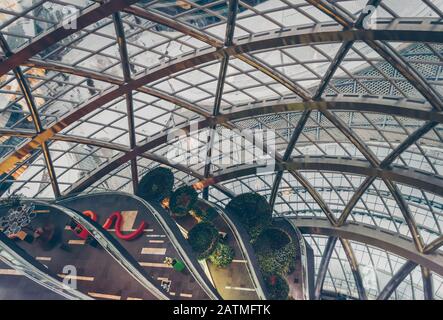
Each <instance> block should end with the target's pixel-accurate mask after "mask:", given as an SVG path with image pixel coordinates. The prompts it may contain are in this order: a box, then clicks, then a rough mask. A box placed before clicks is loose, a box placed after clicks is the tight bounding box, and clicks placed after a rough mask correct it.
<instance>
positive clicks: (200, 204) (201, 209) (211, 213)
mask: <svg viewBox="0 0 443 320" xmlns="http://www.w3.org/2000/svg"><path fill="white" fill-rule="evenodd" d="M191 213H192V215H193V216H194V217H195V218H196V219H197V220H199V221H212V220H213V219H215V217H216V216H217V215H218V212H217V210H215V208H214V207H213V206H212V205H210V204H208V203H207V202H205V201H202V200H197V202H196V203H195V204H194V206H193V208H192V210H191Z"/></svg>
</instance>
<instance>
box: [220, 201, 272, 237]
mask: <svg viewBox="0 0 443 320" xmlns="http://www.w3.org/2000/svg"><path fill="white" fill-rule="evenodd" d="M226 210H227V211H229V212H232V213H233V214H235V215H236V216H237V217H238V218H239V219H240V222H241V223H242V224H243V225H244V226H245V228H246V230H247V231H248V233H249V236H250V237H251V239H252V240H254V239H255V238H256V237H257V236H258V235H259V234H260V232H261V231H262V230H263V229H264V228H266V227H267V226H268V225H269V224H270V223H271V219H272V217H271V207H270V205H269V203H268V202H267V201H266V199H265V198H264V197H263V196H261V195H259V194H258V193H243V194H241V195H238V196H236V197H235V198H234V199H232V200H231V201H230V202H229V203H228V205H227V206H226Z"/></svg>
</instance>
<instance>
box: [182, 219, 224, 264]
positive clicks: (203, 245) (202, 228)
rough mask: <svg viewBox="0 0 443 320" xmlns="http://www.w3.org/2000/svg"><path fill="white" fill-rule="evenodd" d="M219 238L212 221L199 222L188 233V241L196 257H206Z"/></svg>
mask: <svg viewBox="0 0 443 320" xmlns="http://www.w3.org/2000/svg"><path fill="white" fill-rule="evenodd" d="M218 240H219V235H218V231H217V229H216V228H215V227H214V225H213V224H212V223H209V222H201V223H198V224H197V225H195V226H194V227H193V228H192V229H191V230H190V231H189V233H188V241H189V244H190V245H191V247H192V250H193V251H194V252H195V253H197V255H198V259H206V258H208V257H209V256H210V255H211V253H212V252H214V250H215V248H216V246H217V243H218Z"/></svg>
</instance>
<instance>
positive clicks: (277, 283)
mask: <svg viewBox="0 0 443 320" xmlns="http://www.w3.org/2000/svg"><path fill="white" fill-rule="evenodd" d="M265 283H266V288H267V289H268V293H269V298H270V299H271V300H287V299H288V295H289V285H288V283H287V281H286V280H285V279H284V278H283V277H282V276H280V275H277V274H273V275H267V276H265Z"/></svg>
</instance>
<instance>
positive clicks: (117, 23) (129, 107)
mask: <svg viewBox="0 0 443 320" xmlns="http://www.w3.org/2000/svg"><path fill="white" fill-rule="evenodd" d="M112 18H113V20H114V29H115V35H116V36H117V44H118V49H119V53H120V60H121V65H122V70H123V79H124V80H125V82H128V81H130V80H131V66H130V63H129V56H128V48H127V45H126V36H125V30H124V27H123V22H122V19H121V17H120V13H119V12H116V13H114V14H113V15H112ZM125 98H126V117H127V118H128V135H129V147H130V148H131V149H134V147H135V145H136V144H137V142H136V138H135V123H134V104H133V100H132V91H131V92H128V93H126V95H125ZM131 177H132V190H133V192H134V193H136V192H137V188H138V169H137V158H135V159H132V160H131Z"/></svg>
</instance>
